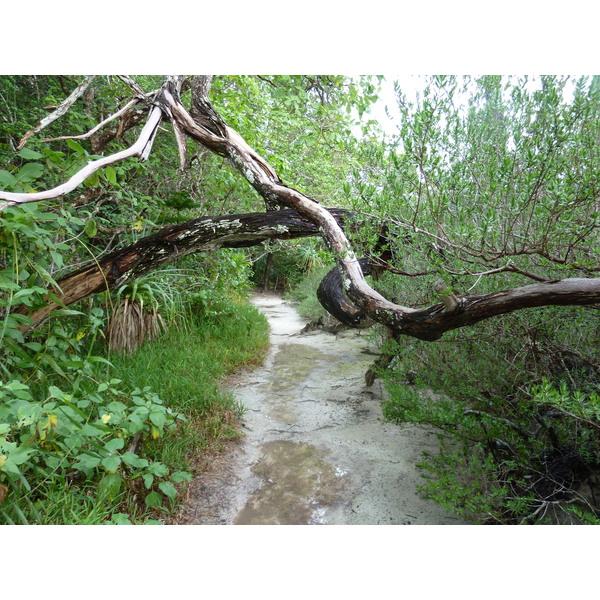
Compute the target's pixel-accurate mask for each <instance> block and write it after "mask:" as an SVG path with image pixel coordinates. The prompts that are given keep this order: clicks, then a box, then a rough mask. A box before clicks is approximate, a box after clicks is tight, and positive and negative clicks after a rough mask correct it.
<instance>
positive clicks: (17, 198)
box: [0, 106, 162, 210]
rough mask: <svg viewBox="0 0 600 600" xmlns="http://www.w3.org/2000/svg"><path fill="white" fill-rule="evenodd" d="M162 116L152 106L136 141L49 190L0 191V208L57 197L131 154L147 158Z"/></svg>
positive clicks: (143, 158)
mask: <svg viewBox="0 0 600 600" xmlns="http://www.w3.org/2000/svg"><path fill="white" fill-rule="evenodd" d="M161 118H162V110H161V109H160V108H159V107H156V106H155V107H154V108H153V109H152V111H151V112H150V115H149V117H148V121H146V124H145V125H144V127H143V129H142V131H141V133H140V136H139V138H138V139H137V141H136V142H135V143H134V144H133V145H132V146H130V147H129V148H126V149H125V150H122V151H121V152H117V153H116V154H111V155H110V156H105V157H103V158H99V159H98V160H94V161H91V162H89V163H88V164H87V165H86V166H85V167H83V169H81V170H80V171H78V172H77V173H75V175H73V177H71V178H70V179H69V180H68V181H66V182H65V183H63V184H61V185H58V186H56V187H55V188H52V189H51V190H45V191H43V192H33V193H31V194H26V193H25V194H24V193H17V192H0V200H6V202H4V203H1V204H0V210H3V209H4V208H6V207H8V206H15V205H17V204H27V203H29V202H39V201H40V200H50V199H52V198H59V197H60V196H64V195H65V194H68V193H69V192H71V191H73V190H74V189H75V188H76V187H77V186H78V185H81V184H82V183H83V182H84V181H85V180H86V179H87V178H88V177H89V176H90V175H91V174H92V173H95V172H96V171H98V170H99V169H102V168H103V167H106V166H108V165H112V164H113V163H116V162H118V161H120V160H124V159H126V158H130V157H132V156H139V157H140V160H141V161H144V160H146V159H147V158H148V155H149V153H150V149H151V147H152V142H153V141H154V137H155V135H156V132H157V130H158V125H159V123H160V121H161Z"/></svg>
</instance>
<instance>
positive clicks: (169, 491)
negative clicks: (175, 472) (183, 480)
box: [158, 481, 177, 500]
mask: <svg viewBox="0 0 600 600" xmlns="http://www.w3.org/2000/svg"><path fill="white" fill-rule="evenodd" d="M158 489H159V490H160V491H161V492H162V493H163V494H164V495H165V496H168V497H169V498H171V500H174V499H175V496H177V490H176V489H175V486H174V485H173V484H172V483H171V482H170V481H161V482H160V483H159V484H158Z"/></svg>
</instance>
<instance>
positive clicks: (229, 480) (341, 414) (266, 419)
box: [178, 294, 460, 525]
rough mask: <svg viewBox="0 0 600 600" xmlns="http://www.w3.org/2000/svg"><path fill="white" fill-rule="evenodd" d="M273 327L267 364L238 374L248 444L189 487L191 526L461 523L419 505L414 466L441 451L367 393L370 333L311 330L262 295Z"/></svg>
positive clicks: (185, 514)
mask: <svg viewBox="0 0 600 600" xmlns="http://www.w3.org/2000/svg"><path fill="white" fill-rule="evenodd" d="M253 301H254V303H255V305H256V306H257V307H258V308H259V309H260V310H261V311H262V312H263V313H264V314H265V315H266V316H267V318H268V319H269V323H270V326H271V350H270V352H269V354H268V356H267V358H266V360H265V364H264V365H263V366H262V367H259V368H258V369H255V370H253V371H251V372H247V373H240V374H239V375H238V376H236V377H235V380H234V383H232V389H231V391H232V393H233V394H234V395H235V397H236V399H237V400H238V401H239V402H240V403H241V404H242V405H243V406H244V407H245V408H246V413H245V414H244V417H243V428H244V433H245V435H244V438H243V440H242V441H241V442H240V443H239V444H237V445H234V446H233V447H232V450H231V452H230V453H228V454H227V455H226V456H224V457H222V458H220V459H219V460H218V461H216V463H215V465H214V468H213V469H212V470H211V472H210V474H206V475H202V476H200V477H198V478H197V479H195V480H194V482H193V483H192V485H191V486H190V492H189V501H188V503H187V504H186V506H184V508H183V510H182V514H181V515H180V516H179V518H178V522H179V523H187V524H215V525H216V524H223V525H228V524H240V525H241V524H257V525H260V524H262V525H267V524H281V525H292V524H313V525H317V524H323V525H325V524H327V525H333V524H342V525H379V524H381V525H395V524H398V525H400V524H438V525H441V524H457V523H460V520H459V519H458V518H457V517H456V516H455V515H452V514H448V513H447V512H446V511H445V510H444V509H443V508H441V507H440V506H438V505H436V504H434V503H433V502H431V501H430V500H427V499H424V498H422V497H421V496H419V494H418V492H417V486H418V485H419V484H422V483H423V480H422V478H421V474H420V472H419V471H418V470H417V468H416V466H415V465H416V464H417V463H418V462H419V461H420V460H421V453H422V452H424V451H428V452H432V453H434V452H436V450H437V438H436V437H435V435H433V434H432V432H429V431H426V430H425V428H419V427H403V428H400V427H398V426H396V425H394V424H391V423H387V422H385V420H384V419H383V415H382V413H381V401H382V399H383V398H384V396H385V390H384V389H383V386H382V385H381V383H380V382H379V381H376V382H375V383H374V384H373V386H372V387H369V388H367V387H365V379H364V375H365V371H366V370H367V368H368V367H369V366H370V364H371V363H372V361H373V360H374V359H375V357H374V356H373V354H372V349H371V347H370V344H369V338H368V334H365V335H363V334H356V332H353V331H349V332H340V333H338V334H336V335H334V334H331V333H325V332H319V331H313V332H310V333H309V334H306V335H302V334H300V332H301V330H302V328H303V327H304V326H305V325H306V321H304V320H303V319H301V318H300V316H299V315H298V313H297V312H296V310H295V309H294V308H293V306H291V305H290V304H288V303H287V302H285V301H283V300H282V299H281V298H278V297H277V296H275V295H273V294H259V295H256V296H255V297H254V300H253Z"/></svg>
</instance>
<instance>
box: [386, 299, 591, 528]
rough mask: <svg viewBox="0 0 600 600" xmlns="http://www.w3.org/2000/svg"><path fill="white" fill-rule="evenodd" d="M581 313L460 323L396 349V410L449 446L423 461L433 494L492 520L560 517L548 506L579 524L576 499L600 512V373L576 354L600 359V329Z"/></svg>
mask: <svg viewBox="0 0 600 600" xmlns="http://www.w3.org/2000/svg"><path fill="white" fill-rule="evenodd" d="M570 312H575V311H573V310H572V309H562V308H561V309H558V308H557V309H548V310H547V314H541V315H538V316H537V319H536V322H535V324H534V323H533V322H532V320H531V319H529V318H527V317H526V316H525V315H518V316H517V315H509V316H505V317H502V318H500V319H499V320H498V321H494V322H487V323H482V324H480V325H479V326H478V330H477V334H475V335H474V334H473V333H467V332H463V331H457V332H453V333H451V334H448V335H447V336H445V337H444V339H443V340H442V341H440V342H437V343H436V344H430V343H427V342H421V341H419V340H406V341H403V342H402V344H401V345H398V346H396V347H395V348H393V351H394V352H395V353H396V355H397V358H396V359H395V361H394V363H393V364H392V368H391V370H389V371H388V372H386V373H384V374H382V377H383V378H384V379H385V381H386V385H387V388H388V390H389V393H390V399H389V401H388V402H386V403H385V404H384V406H383V410H384V414H385V416H386V418H388V419H390V420H391V421H394V422H396V423H398V424H405V423H419V424H423V425H428V426H431V427H434V428H435V429H436V430H438V431H439V432H440V433H441V434H442V435H441V437H440V440H441V442H442V446H441V449H440V453H439V454H438V455H428V456H426V457H425V458H424V460H423V462H422V463H421V465H420V466H421V467H422V468H423V470H424V473H425V474H426V478H427V483H426V484H425V485H424V487H423V493H424V494H425V495H426V496H428V497H430V498H433V499H435V500H436V501H438V502H440V503H441V504H443V505H444V506H446V507H448V508H449V509H451V510H454V511H456V512H459V513H460V514H462V515H463V516H465V517H466V518H469V519H473V520H475V521H478V520H479V521H480V520H483V521H485V522H502V523H515V522H517V523H520V522H534V521H535V520H536V519H540V520H543V519H544V518H547V519H549V518H550V517H549V515H548V511H547V510H545V509H544V510H540V511H539V512H538V513H537V514H535V516H534V517H531V515H534V513H536V510H537V509H538V508H540V507H541V506H543V505H546V506H553V507H554V508H555V509H556V510H557V511H558V513H559V514H557V515H554V516H553V518H556V519H558V520H559V521H560V522H579V520H578V519H577V518H575V516H573V515H571V514H570V508H573V507H575V508H578V510H580V511H582V513H585V514H587V515H594V511H597V510H598V507H597V506H596V507H595V508H593V507H594V500H593V496H590V493H588V492H584V491H580V490H579V487H578V486H579V485H580V484H581V485H582V489H584V488H585V487H586V485H587V483H585V482H586V481H587V478H588V477H589V476H590V475H592V479H591V482H592V483H593V473H594V470H595V469H596V468H597V465H599V464H600V445H599V442H598V440H599V438H598V435H597V432H598V429H599V428H600V420H599V419H598V412H597V411H598V406H597V404H598V390H599V389H600V387H599V379H598V372H597V371H594V370H593V369H590V368H589V365H587V363H586V362H585V361H583V360H581V359H578V358H577V357H576V356H574V355H573V354H570V353H569V352H568V350H569V347H570V346H571V345H572V344H575V343H576V344H577V346H576V347H577V348H578V352H577V354H581V356H584V355H585V356H588V357H589V356H592V357H593V356H595V355H597V344H596V340H597V338H596V337H595V334H594V332H593V331H589V330H588V329H586V328H585V327H581V328H579V329H571V324H570V323H569V319H568V318H567V317H568V316H569V313H570ZM582 321H583V322H584V320H583V319H582ZM557 322H561V323H562V326H561V327H560V328H558V331H557V328H556V323H557ZM534 326H535V329H533V327H534ZM557 342H560V345H558V346H556V344H557ZM409 371H411V372H412V373H411V376H410V377H407V373H408V372H409ZM409 380H411V381H414V385H409V384H408V381H409ZM563 459H564V461H563ZM569 461H570V462H569ZM564 465H567V466H568V468H569V471H568V476H567V475H565V473H564V470H563V471H561V470H560V467H561V466H564ZM565 468H566V467H565ZM557 473H558V474H560V473H562V475H560V476H561V477H566V479H565V480H561V479H560V477H559V475H558V474H557ZM571 480H572V485H573V486H574V487H573V488H572V489H570V488H569V487H568V485H567V484H568V482H569V481H571ZM561 481H562V484H560V485H558V484H559V483H560V482H561ZM557 482H558V483H557ZM582 482H583V483H582ZM561 485H567V487H566V488H561ZM569 485H570V484H569ZM557 488H561V489H563V491H564V494H563V495H562V496H561V495H560V494H558V492H556V489H557ZM553 490H554V491H553ZM572 502H576V504H572ZM530 517H531V519H530Z"/></svg>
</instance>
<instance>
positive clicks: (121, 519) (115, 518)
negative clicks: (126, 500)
mask: <svg viewBox="0 0 600 600" xmlns="http://www.w3.org/2000/svg"><path fill="white" fill-rule="evenodd" d="M106 523H107V524H111V523H113V524H115V525H133V523H132V522H131V521H130V520H129V517H128V516H127V515H126V514H125V513H115V514H113V515H112V516H111V517H110V521H107V522H106Z"/></svg>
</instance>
